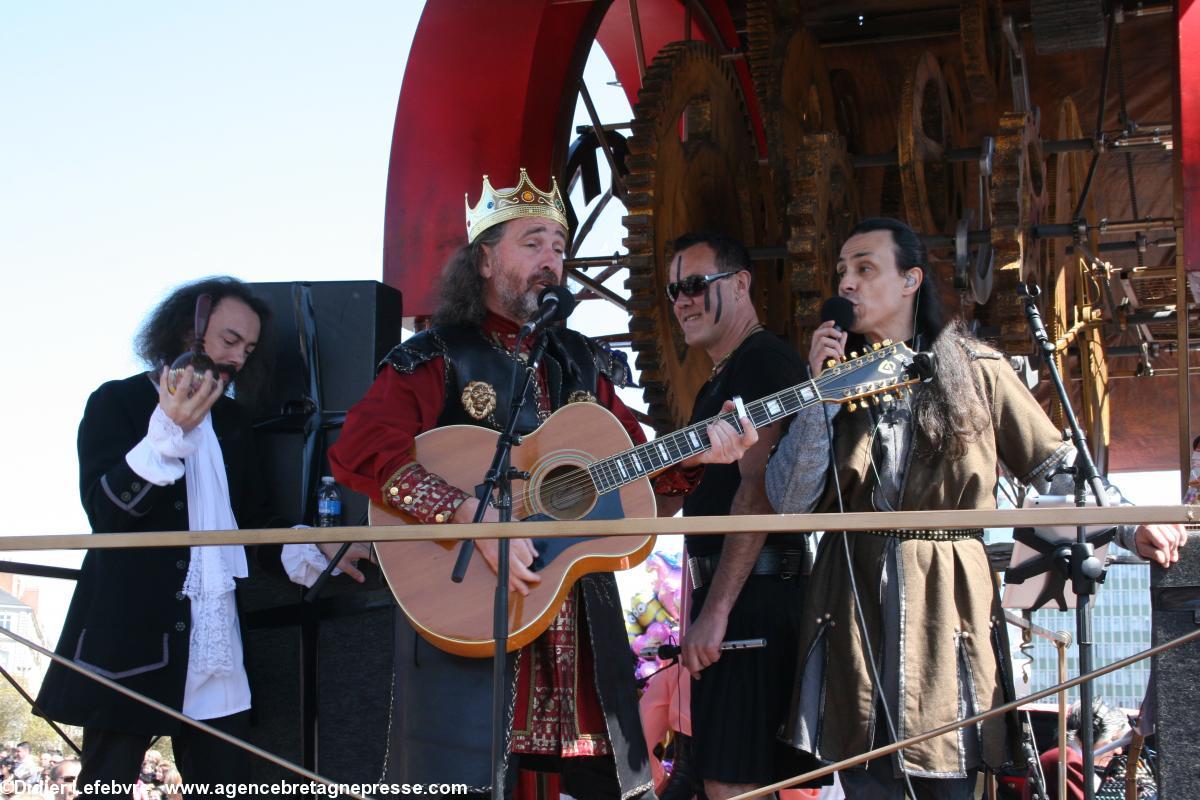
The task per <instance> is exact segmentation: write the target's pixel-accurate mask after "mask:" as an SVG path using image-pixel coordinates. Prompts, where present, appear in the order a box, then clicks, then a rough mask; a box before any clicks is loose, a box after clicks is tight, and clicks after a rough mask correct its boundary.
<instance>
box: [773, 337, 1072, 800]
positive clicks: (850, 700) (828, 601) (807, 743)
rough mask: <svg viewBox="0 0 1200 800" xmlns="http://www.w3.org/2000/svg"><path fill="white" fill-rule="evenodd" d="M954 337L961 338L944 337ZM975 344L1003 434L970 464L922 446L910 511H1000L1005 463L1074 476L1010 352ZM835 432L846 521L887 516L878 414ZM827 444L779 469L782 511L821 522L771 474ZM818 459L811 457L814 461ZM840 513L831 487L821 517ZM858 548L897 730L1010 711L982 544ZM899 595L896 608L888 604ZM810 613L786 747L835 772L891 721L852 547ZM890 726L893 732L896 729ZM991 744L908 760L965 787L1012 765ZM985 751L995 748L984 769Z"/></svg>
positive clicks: (862, 539) (891, 541)
mask: <svg viewBox="0 0 1200 800" xmlns="http://www.w3.org/2000/svg"><path fill="white" fill-rule="evenodd" d="M953 335H956V334H955V333H954V332H953V331H951V330H947V331H946V332H944V333H943V336H953ZM964 345H966V346H967V347H968V352H970V353H971V354H972V356H973V360H972V363H973V366H974V368H975V370H976V375H977V379H978V385H979V386H980V387H981V389H982V392H983V395H984V398H985V402H986V403H987V404H988V407H989V410H990V413H991V426H990V427H989V428H986V429H985V430H983V431H982V433H981V434H980V436H979V438H978V440H977V441H975V442H973V443H971V444H970V445H969V447H968V452H967V454H966V456H965V457H964V458H962V459H959V460H957V461H950V460H948V459H945V458H937V457H925V456H922V455H920V454H919V453H922V452H924V451H925V450H926V449H927V448H924V447H922V440H921V433H920V432H919V431H918V432H916V433H915V434H914V444H913V447H912V448H910V450H909V454H910V459H909V462H908V468H907V470H906V473H905V474H904V479H903V484H902V486H901V487H900V496H899V503H898V508H899V509H900V510H937V509H975V508H994V507H995V505H996V502H995V489H996V481H997V476H998V473H997V464H998V462H1003V463H1004V464H1005V465H1006V466H1007V467H1008V468H1009V470H1010V471H1011V472H1012V474H1013V475H1014V476H1015V477H1017V478H1018V479H1020V480H1022V481H1026V480H1030V479H1032V478H1035V477H1040V476H1041V475H1042V474H1044V473H1045V472H1046V471H1047V470H1048V469H1050V468H1051V467H1053V466H1055V465H1056V464H1058V463H1060V462H1061V460H1062V458H1063V456H1064V454H1065V453H1066V452H1068V451H1069V449H1070V445H1069V444H1064V442H1063V439H1062V436H1061V434H1060V433H1059V432H1058V431H1057V430H1056V429H1055V428H1054V426H1053V424H1052V423H1051V422H1050V420H1049V419H1048V418H1047V417H1046V415H1045V413H1043V411H1042V409H1041V407H1040V406H1039V405H1038V403H1037V401H1036V400H1034V399H1033V397H1032V395H1030V393H1029V391H1028V390H1027V389H1026V388H1025V386H1024V385H1023V384H1022V383H1021V382H1020V381H1019V380H1018V379H1017V377H1016V375H1015V373H1014V372H1013V370H1012V368H1011V367H1010V366H1009V365H1008V363H1007V362H1006V361H1005V360H1003V359H1002V358H1001V357H1000V356H999V354H998V353H995V352H993V351H990V350H987V349H986V348H983V347H982V346H981V345H979V344H978V343H976V342H964ZM834 428H835V441H836V448H835V452H836V455H837V464H838V477H839V479H840V482H841V490H842V496H843V498H844V504H845V510H846V511H854V512H860V511H871V510H875V505H874V503H873V499H872V494H873V492H874V489H875V487H876V472H875V470H874V469H873V467H872V464H871V430H872V420H871V418H870V417H869V416H868V415H867V414H865V413H861V412H860V413H856V414H850V413H847V412H844V411H843V412H842V413H841V414H839V415H838V416H837V418H836V419H835V420H834ZM824 438H825V437H824V436H821V437H809V439H808V441H807V442H792V443H789V442H787V440H786V439H785V441H784V442H783V443H781V445H780V451H781V452H780V455H781V456H783V457H782V458H779V459H778V461H779V463H778V464H777V463H776V461H775V460H773V461H772V464H771V465H770V466H769V467H768V488H769V489H772V488H773V489H774V491H773V492H772V495H771V496H772V500H773V501H774V502H775V504H776V508H777V510H779V511H781V512H798V511H807V510H810V509H806V508H797V507H789V503H788V501H787V495H786V492H787V487H786V483H785V482H782V481H781V480H780V479H779V478H780V476H771V475H770V472H771V469H772V467H774V468H775V469H777V470H780V469H787V468H788V467H789V466H790V465H791V463H794V460H793V461H792V462H791V463H789V457H788V455H787V454H786V453H785V452H784V451H785V448H787V447H789V446H790V447H792V448H794V449H799V450H803V449H808V450H809V451H810V452H811V451H812V450H815V449H821V448H824V447H825V444H824V442H823V441H822V440H823V439H824ZM814 439H815V441H814ZM804 457H805V456H804V455H801V460H803V458H804ZM772 477H775V478H776V480H775V481H772ZM781 487H783V488H781ZM781 492H782V493H783V494H782V495H781ZM810 502H811V501H810ZM837 508H838V506H837V498H836V494H835V493H834V490H833V485H832V481H829V482H828V483H827V485H826V491H825V494H824V496H823V497H822V498H821V499H820V501H819V502H818V503H817V504H816V508H815V509H814V510H817V511H836V510H837ZM848 543H849V553H850V560H851V563H852V565H853V569H854V574H855V577H856V580H857V583H858V590H859V593H860V596H861V597H862V598H863V609H862V610H863V616H864V617H865V627H866V628H867V631H868V635H869V637H870V642H871V643H872V647H873V649H874V655H875V658H876V660H877V661H882V660H883V659H884V658H885V654H884V653H883V652H880V650H881V649H882V647H881V641H882V638H883V634H884V630H885V628H886V629H887V630H888V631H889V636H888V638H889V641H890V644H891V647H889V650H890V651H891V653H892V658H893V659H894V660H893V661H891V662H890V666H889V668H888V669H887V671H886V675H885V677H884V679H883V680H884V683H885V686H886V685H888V684H889V683H890V686H891V689H892V691H890V692H886V695H895V696H898V697H899V708H898V713H897V714H896V717H897V718H896V719H895V720H894V722H895V725H896V728H897V735H898V736H899V738H901V739H903V738H906V737H909V736H913V735H915V734H918V733H922V732H924V731H927V730H931V729H933V728H936V727H938V726H941V725H945V724H947V723H950V722H953V721H954V720H956V719H959V718H961V717H963V716H967V715H968V714H970V713H976V712H978V711H982V710H986V709H988V708H991V707H993V706H995V705H999V704H1000V703H1003V702H1004V701H1005V697H1004V690H1003V686H1004V680H1003V676H1002V674H1001V672H1000V669H1001V665H1004V668H1005V669H1007V664H1008V648H1007V637H1006V635H1005V631H1004V627H1005V626H1004V614H1003V611H1002V609H1001V608H1000V601H999V597H998V595H997V592H996V588H995V585H994V583H993V578H992V573H991V570H990V568H989V566H988V560H987V555H986V552H985V550H984V547H983V544H982V542H981V541H980V540H978V539H970V538H968V539H961V540H958V541H926V540H916V539H897V538H894V537H888V536H881V535H871V534H850V535H849V537H848ZM889 556H892V557H891V558H889ZM889 563H890V565H891V567H890V569H888V568H887V565H888V564H889ZM885 570H886V580H885ZM887 593H890V598H891V600H890V603H888V602H885V600H884V597H885V596H886V595H887ZM885 606H887V607H890V608H891V609H892V611H893V613H892V615H891V616H892V619H891V620H890V622H889V621H888V620H887V619H885V617H884V614H883V609H884V607H885ZM805 609H806V615H805V618H804V621H803V622H804V624H803V628H802V630H801V635H800V641H801V649H800V657H801V664H802V668H801V670H800V671H799V673H798V678H797V686H796V693H795V696H794V704H795V708H794V710H793V715H792V719H791V720H790V722H789V725H788V728H787V729H786V730H785V737H786V738H787V739H789V740H790V741H791V742H792V744H793V745H795V746H797V747H800V748H801V749H805V750H808V751H810V752H812V753H814V754H815V755H817V756H818V757H819V758H821V759H823V760H826V761H837V760H841V759H843V758H848V757H851V756H854V755H857V754H859V753H863V752H865V751H867V750H869V749H870V748H871V745H872V743H873V742H874V741H875V739H874V736H875V725H876V713H877V710H878V704H877V702H876V700H875V695H874V693H873V691H872V680H871V675H870V672H869V670H868V667H867V662H866V656H865V654H864V648H863V646H862V638H861V636H860V633H859V626H858V623H857V622H856V620H855V610H854V601H853V593H852V591H851V586H850V580H849V576H848V570H847V568H846V550H845V548H844V546H843V537H842V536H841V535H836V534H835V535H826V536H825V537H823V540H822V542H821V546H820V550H819V551H818V555H817V562H816V565H815V567H814V570H813V574H812V577H811V578H810V580H809V587H808V598H807V600H806V604H805ZM878 724H879V725H883V724H884V722H883V720H878ZM977 733H978V739H976V738H975V737H964V736H963V735H962V734H961V733H959V734H946V735H943V736H940V737H937V738H935V739H931V740H929V741H926V742H924V743H922V744H920V745H916V746H914V747H911V748H907V749H906V750H905V751H904V757H903V762H902V763H903V767H904V769H905V770H906V771H907V772H908V773H909V774H911V775H914V776H919V777H945V778H951V777H960V776H963V775H965V773H966V770H967V769H969V768H971V767H973V766H977V765H978V758H979V757H982V760H983V761H984V762H986V763H987V764H988V765H992V766H998V765H999V764H1001V763H1003V762H1004V761H1006V760H1008V759H1009V748H1008V740H1007V731H1006V724H1005V722H1004V720H1003V719H993V720H990V721H989V722H988V723H986V724H984V725H983V726H981V727H980V729H979V730H978V731H977ZM972 742H978V743H979V744H980V745H981V752H980V753H979V754H978V756H977V755H976V753H975V752H973V751H974V750H975V748H974V747H972V746H971V744H972Z"/></svg>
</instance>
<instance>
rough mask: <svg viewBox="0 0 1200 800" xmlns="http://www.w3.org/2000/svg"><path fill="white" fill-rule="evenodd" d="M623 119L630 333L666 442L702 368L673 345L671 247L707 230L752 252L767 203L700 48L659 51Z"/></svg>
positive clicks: (729, 101)
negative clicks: (628, 122) (628, 119)
mask: <svg viewBox="0 0 1200 800" xmlns="http://www.w3.org/2000/svg"><path fill="white" fill-rule="evenodd" d="M633 116H634V120H633V137H632V138H631V139H630V140H629V150H630V153H631V155H630V158H629V161H628V164H629V169H630V174H629V175H628V176H627V177H626V186H627V187H628V190H629V191H628V195H629V196H628V201H627V203H626V208H627V209H628V212H629V213H628V215H627V216H626V217H625V219H624V222H625V228H626V230H627V231H628V236H627V238H626V239H625V246H626V248H628V250H629V254H628V255H627V256H626V257H625V263H626V265H627V267H628V269H629V278H628V282H627V286H628V288H629V292H630V300H629V308H630V313H631V314H632V317H633V318H632V320H631V321H630V332H631V335H632V340H633V349H634V351H635V352H636V353H637V362H636V363H637V367H638V369H639V370H641V381H642V385H643V386H644V387H645V399H646V403H647V405H648V406H649V415H650V417H651V420H652V422H653V424H654V426H655V427H656V428H657V429H658V430H659V431H660V432H666V431H670V430H674V429H677V428H679V427H681V426H682V425H683V424H684V423H686V422H687V420H688V418H689V417H690V415H691V409H692V403H693V401H694V400H695V395H696V392H697V391H698V390H699V388H700V386H701V385H702V384H703V383H704V381H705V380H706V379H707V378H708V375H709V372H710V370H711V368H712V362H711V361H710V359H709V358H708V355H707V354H706V353H705V352H704V351H703V350H702V349H700V348H691V347H688V345H687V343H686V342H685V341H684V340H683V337H682V335H681V334H680V332H679V325H678V323H677V322H676V321H675V317H674V314H673V312H672V309H671V303H670V302H669V301H668V299H667V296H666V285H667V283H668V282H669V280H670V279H669V278H668V275H667V270H668V269H669V268H670V265H671V260H672V256H673V255H674V253H673V251H672V243H673V241H674V240H675V238H676V237H678V236H679V235H681V234H683V233H686V232H688V231H696V230H708V231H715V232H718V233H725V234H728V235H731V236H735V237H737V238H739V239H741V240H742V241H743V242H745V243H746V244H747V245H749V246H754V245H756V244H758V243H759V242H760V241H761V240H762V237H763V230H764V223H763V219H764V216H765V215H766V208H767V205H768V204H769V203H770V202H771V197H770V193H769V192H764V191H763V188H762V181H761V179H760V174H759V167H758V163H757V158H756V153H755V149H754V139H753V136H752V134H751V130H750V124H749V120H748V117H747V113H746V106H745V100H744V98H743V95H742V91H741V88H740V86H739V84H738V82H737V79H736V77H735V76H734V74H733V72H732V71H731V70H730V68H729V66H728V65H727V64H726V63H724V62H723V61H721V59H720V58H719V57H718V55H717V54H716V52H715V51H714V50H713V49H712V48H711V47H710V46H708V45H706V44H703V43H699V42H676V43H673V44H669V45H667V46H666V47H664V48H663V49H662V50H660V51H659V54H658V56H657V57H655V59H654V62H653V63H652V64H651V65H650V67H649V68H648V69H647V70H646V77H645V80H644V81H643V83H642V90H641V92H640V93H639V94H638V102H637V106H636V108H635V109H634V114H633Z"/></svg>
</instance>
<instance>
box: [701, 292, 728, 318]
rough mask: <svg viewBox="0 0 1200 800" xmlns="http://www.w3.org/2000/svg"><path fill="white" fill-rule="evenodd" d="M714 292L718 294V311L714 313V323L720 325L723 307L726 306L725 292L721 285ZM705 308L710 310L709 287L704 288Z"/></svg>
mask: <svg viewBox="0 0 1200 800" xmlns="http://www.w3.org/2000/svg"><path fill="white" fill-rule="evenodd" d="M713 292H714V293H715V294H716V295H717V313H716V314H713V325H718V324H720V322H721V309H722V308H724V307H725V293H724V292H722V291H721V289H720V287H717V288H715V289H713ZM704 310H705V311H706V312H707V311H708V289H707V288H706V289H705V290H704Z"/></svg>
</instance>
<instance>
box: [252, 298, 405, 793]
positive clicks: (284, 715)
mask: <svg viewBox="0 0 1200 800" xmlns="http://www.w3.org/2000/svg"><path fill="white" fill-rule="evenodd" d="M253 288H254V292H255V294H257V295H258V296H259V297H260V298H262V299H263V300H264V301H266V302H267V303H268V305H270V307H271V309H272V312H273V320H272V334H271V336H270V337H269V338H267V339H264V342H263V344H264V346H265V347H267V348H269V352H268V353H267V355H268V356H269V357H270V358H271V360H272V361H273V369H272V378H271V380H270V381H269V387H268V388H267V389H266V390H265V391H264V392H263V393H262V395H261V396H260V397H258V398H256V399H255V402H254V405H253V407H254V410H255V419H256V424H257V425H258V427H257V431H258V432H257V439H258V445H259V449H260V454H261V456H262V460H263V469H264V475H265V478H266V480H267V481H268V483H269V484H270V490H271V495H272V498H273V503H274V508H275V511H276V513H277V515H278V516H280V517H282V518H283V519H286V520H289V521H290V522H292V523H296V522H303V523H305V524H313V520H312V518H311V515H312V513H313V510H314V509H315V502H314V492H315V487H316V485H317V484H318V483H319V480H320V476H321V475H327V474H329V470H328V466H327V462H326V461H325V458H324V454H325V449H327V448H328V446H329V445H331V444H333V442H335V441H337V436H338V432H339V431H338V427H337V420H338V417H339V416H340V414H342V413H344V412H345V411H346V410H348V409H349V408H350V407H351V406H352V405H353V404H354V403H355V402H356V401H357V400H358V399H359V398H361V397H362V396H363V394H365V393H366V391H367V389H368V387H370V385H371V383H372V381H373V380H374V378H375V366H376V365H377V364H378V363H379V362H380V360H382V358H383V357H384V355H386V354H387V352H388V351H389V350H390V349H391V348H392V347H393V346H394V345H395V344H397V343H398V342H399V341H400V337H401V299H400V293H399V292H397V291H396V290H394V289H392V288H390V287H388V286H384V285H383V284H380V283H376V282H374V281H330V282H321V283H308V284H292V283H259V284H254V287H253ZM314 354H315V357H316V359H317V360H318V361H319V368H310V365H311V364H312V363H313V357H314ZM314 378H315V388H316V389H317V391H316V392H314V391H312V387H313V386H314ZM306 420H307V421H308V423H309V426H310V429H312V428H313V427H314V424H315V427H316V428H319V429H320V433H319V434H317V435H315V436H310V437H309V438H310V439H311V441H309V442H308V446H309V447H313V446H315V447H316V448H317V450H318V458H317V459H316V463H315V464H314V466H313V469H312V470H311V473H312V474H311V475H310V476H309V480H308V483H307V485H306V484H305V481H304V463H305V461H306V433H305V430H304V422H305V421H306ZM318 423H319V424H318ZM339 489H340V491H341V493H342V523H343V524H344V525H361V524H366V510H367V499H366V498H365V497H363V496H361V495H358V494H355V493H353V492H350V491H349V490H348V489H346V487H344V486H342V487H339ZM363 538H364V540H368V539H369V537H368V536H367V534H366V532H364V536H363ZM364 567H365V569H364V571H365V572H367V582H366V584H363V585H360V584H357V583H355V582H354V581H352V580H350V579H349V578H347V577H345V576H339V577H337V578H332V579H331V580H330V581H329V582H328V583H327V584H326V585H325V587H324V589H323V591H322V593H321V596H320V598H319V599H318V600H316V601H315V602H313V603H303V602H301V597H302V595H303V593H304V590H303V589H302V588H301V587H299V586H297V585H296V584H293V583H291V582H289V581H288V580H287V578H286V576H284V575H283V571H282V568H281V567H280V566H279V565H278V553H277V551H275V550H274V548H272V549H268V548H262V549H261V550H260V551H259V557H258V558H256V559H254V566H253V568H252V573H251V578H250V579H249V580H248V581H245V582H244V583H245V586H243V587H242V591H241V592H240V602H241V604H242V615H243V619H244V621H245V627H246V628H247V633H246V648H245V650H246V660H247V668H248V671H249V673H250V679H251V688H252V692H253V695H254V708H255V713H254V724H253V726H252V733H251V740H252V741H253V742H254V744H256V745H258V746H259V747H262V748H263V749H265V750H268V751H270V752H272V753H275V754H276V755H279V756H281V757H283V758H286V759H288V760H290V761H293V762H295V763H297V764H301V765H302V766H307V767H309V768H310V769H315V771H317V772H318V773H320V774H321V775H326V776H328V777H330V778H334V779H336V780H339V781H345V782H375V781H377V780H379V777H380V772H381V770H382V766H383V761H384V757H385V753H386V746H387V728H388V711H389V709H388V705H389V696H390V688H391V686H390V684H391V675H392V649H393V648H392V640H393V637H394V626H395V614H396V613H398V612H397V610H396V607H395V601H394V599H393V598H392V595H391V592H390V591H389V590H388V588H387V586H386V584H385V583H384V581H383V579H382V577H381V576H380V574H379V573H378V571H377V570H374V568H372V567H371V566H370V565H364ZM292 779H297V780H298V778H296V776H295V775H294V774H293V773H290V772H288V771H285V770H283V769H282V768H281V767H277V766H275V765H272V764H270V763H268V762H266V761H261V760H256V763H255V767H254V780H256V781H276V780H292Z"/></svg>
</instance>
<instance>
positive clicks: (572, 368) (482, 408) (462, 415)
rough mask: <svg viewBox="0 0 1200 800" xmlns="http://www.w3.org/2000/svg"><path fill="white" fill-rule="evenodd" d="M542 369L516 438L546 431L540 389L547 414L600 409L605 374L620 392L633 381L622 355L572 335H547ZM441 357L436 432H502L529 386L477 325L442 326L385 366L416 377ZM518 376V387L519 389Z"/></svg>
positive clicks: (401, 348)
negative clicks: (452, 428) (571, 406)
mask: <svg viewBox="0 0 1200 800" xmlns="http://www.w3.org/2000/svg"><path fill="white" fill-rule="evenodd" d="M546 338H547V342H546V354H545V356H544V357H543V359H542V364H543V366H544V369H543V370H541V371H540V373H539V374H538V375H537V376H535V377H534V380H533V381H532V382H531V383H530V386H529V389H528V390H527V393H526V398H525V404H524V405H523V406H522V408H521V412H520V418H519V420H518V421H517V428H516V432H517V433H518V434H522V435H523V434H527V433H530V432H531V431H533V430H535V429H536V428H537V427H538V426H539V425H541V424H542V422H543V419H542V416H541V415H540V414H539V411H540V410H541V407H540V405H539V404H538V400H537V393H538V392H539V390H540V388H541V386H542V384H543V383H544V384H545V387H544V388H545V392H546V395H547V397H548V398H549V400H550V409H551V410H552V411H553V410H557V409H559V408H562V407H563V406H564V405H566V404H567V403H573V402H581V401H584V402H595V401H596V387H597V383H598V380H599V376H600V375H604V376H605V377H607V378H608V379H609V380H610V381H612V383H613V384H614V385H616V386H625V385H627V384H628V382H629V366H628V364H627V363H626V362H625V358H624V354H622V353H617V352H613V351H611V350H608V349H606V348H604V347H602V346H600V345H597V344H595V343H593V342H592V341H591V340H590V339H588V338H587V337H585V336H583V335H582V334H579V333H576V332H575V331H572V330H569V329H566V328H559V329H556V330H551V331H548V332H547V334H546ZM437 357H441V358H443V359H444V364H445V377H444V380H445V389H446V401H445V405H444V406H443V407H442V413H441V415H440V416H439V417H438V427H442V426H445V425H479V426H482V427H486V428H491V429H493V430H496V431H500V430H503V428H504V424H505V423H506V422H507V420H508V415H509V411H510V409H511V407H512V396H513V393H514V392H515V391H517V390H518V389H520V385H521V384H523V383H524V381H525V376H524V373H523V372H518V371H516V370H514V368H513V366H514V360H513V357H512V355H511V354H509V353H508V352H506V351H505V350H504V348H503V347H502V346H501V345H500V344H498V343H497V342H495V341H493V340H492V339H491V338H490V337H489V336H488V335H487V334H486V333H485V332H484V331H483V330H481V329H480V328H479V327H478V326H475V325H439V326H436V327H433V328H430V329H429V330H426V331H422V332H421V333H418V334H417V335H416V336H413V337H412V338H411V339H408V340H407V341H405V342H404V343H402V344H399V345H397V346H396V347H394V348H393V349H392V351H391V352H390V353H388V355H387V356H386V357H385V358H384V360H383V362H382V363H381V364H380V368H382V367H383V366H385V365H387V366H390V367H392V368H393V369H396V370H398V371H400V372H402V373H405V374H408V373H411V372H412V371H413V370H414V369H416V368H417V367H418V366H420V365H421V364H423V363H425V362H427V361H430V360H432V359H434V358H437ZM514 374H515V375H516V381H517V385H516V386H515V387H514V385H513V383H514Z"/></svg>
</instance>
